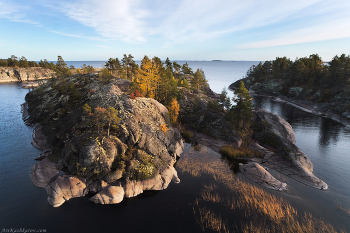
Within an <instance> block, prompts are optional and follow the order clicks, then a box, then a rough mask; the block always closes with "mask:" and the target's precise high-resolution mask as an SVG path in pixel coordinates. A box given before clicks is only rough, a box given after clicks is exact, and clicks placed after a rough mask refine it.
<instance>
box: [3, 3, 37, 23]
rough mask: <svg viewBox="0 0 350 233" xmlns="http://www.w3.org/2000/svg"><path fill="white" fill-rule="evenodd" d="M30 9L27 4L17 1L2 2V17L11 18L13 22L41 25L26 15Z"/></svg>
mask: <svg viewBox="0 0 350 233" xmlns="http://www.w3.org/2000/svg"><path fill="white" fill-rule="evenodd" d="M27 10H28V7H27V6H24V5H21V6H20V5H18V4H15V3H12V2H11V3H8V2H0V18H5V19H9V20H11V21H13V22H20V23H28V24H34V25H37V26H40V24H39V23H38V22H36V21H33V20H29V19H27V18H26V17H27V16H26V14H25V13H22V12H25V11H27Z"/></svg>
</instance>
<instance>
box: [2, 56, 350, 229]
mask: <svg viewBox="0 0 350 233" xmlns="http://www.w3.org/2000/svg"><path fill="white" fill-rule="evenodd" d="M188 63H189V65H190V67H192V68H193V69H194V70H195V69H196V68H202V69H203V70H204V72H205V74H206V77H207V79H208V80H209V84H210V85H211V87H212V89H213V90H214V91H215V92H221V90H222V88H223V87H224V86H226V87H228V86H229V85H230V84H231V83H232V82H234V81H236V80H237V79H239V78H241V77H242V76H243V75H244V74H245V72H246V70H247V69H248V68H249V67H250V65H252V64H257V62H188ZM239 63H241V64H239ZM27 92H28V90H25V89H20V85H19V84H2V85H0V109H1V111H0V187H1V192H0V229H3V228H27V229H43V228H44V229H47V232H111V231H113V230H118V231H124V232H148V230H150V229H151V230H152V232H164V231H166V232H199V231H200V230H201V229H200V228H199V226H198V224H197V223H196V221H195V218H194V215H193V210H192V208H191V203H194V201H195V199H196V198H197V197H198V193H199V192H200V190H201V189H202V188H203V184H204V183H207V182H209V181H208V180H207V179H205V178H194V177H191V176H189V175H188V174H185V173H181V172H179V177H180V179H181V182H180V183H179V184H173V183H172V184H170V186H169V187H168V189H166V190H164V191H160V192H146V193H144V194H143V195H141V196H139V197H136V198H132V199H127V200H125V201H123V202H122V203H120V204H118V205H110V206H103V205H96V204H93V203H91V202H89V200H88V197H83V198H76V199H73V200H70V201H68V202H66V203H64V204H63V205H62V206H61V207H59V208H52V207H51V206H50V205H49V204H48V202H47V201H46V197H47V196H46V192H45V190H44V189H41V188H37V187H35V186H34V185H32V183H31V181H30V169H31V167H32V165H34V164H35V163H36V161H34V160H33V158H34V157H36V156H38V154H39V153H40V151H39V150H37V149H35V148H34V147H33V146H31V144H30V141H31V134H32V127H29V126H26V125H24V124H23V121H22V118H21V107H20V104H22V103H23V102H24V97H25V94H26V93H27ZM254 105H255V106H256V107H262V108H265V109H266V110H268V111H271V112H273V113H275V114H277V115H279V116H281V117H282V118H284V119H285V120H287V121H288V122H289V123H290V124H291V125H292V127H293V129H294V131H295V134H296V139H297V145H298V146H299V147H300V149H301V150H302V151H303V152H304V153H305V154H306V155H307V156H308V157H309V158H310V159H311V161H312V162H313V164H314V174H315V175H316V176H318V177H319V178H321V179H322V180H324V181H325V182H326V183H327V184H328V185H329V190H328V191H319V190H316V189H313V188H311V187H307V186H305V185H302V184H300V183H298V182H296V181H294V180H291V179H288V177H284V176H283V175H281V174H278V173H277V172H276V173H274V172H272V173H273V175H276V176H280V178H281V179H283V180H285V181H286V182H287V183H288V184H289V186H290V192H289V193H285V194H284V193H279V192H271V191H269V192H271V193H273V194H275V195H278V196H282V197H283V198H285V199H286V200H287V201H289V202H290V203H291V204H292V205H293V206H294V207H295V208H297V209H298V211H302V212H304V211H309V212H311V213H312V214H313V215H314V216H317V217H321V218H323V219H324V220H325V221H326V222H330V223H331V224H333V225H334V226H336V227H337V228H338V229H339V228H342V229H346V230H347V231H348V232H350V216H349V215H347V214H346V213H345V212H343V211H341V210H338V209H337V208H336V206H337V205H342V206H343V207H344V208H350V184H349V177H350V169H348V168H349V166H350V150H349V149H350V131H349V130H347V129H346V128H345V127H344V126H342V125H341V124H339V123H337V122H334V121H332V120H330V119H325V118H321V117H319V116H314V115H312V114H309V113H305V112H303V111H301V110H299V109H297V108H294V107H292V106H289V105H285V104H282V103H278V102H274V101H272V100H271V99H268V98H261V97H256V98H254ZM189 151H192V152H193V149H191V147H190V145H188V144H186V147H185V150H184V154H186V153H189ZM208 151H209V152H207V153H210V154H211V155H212V156H214V157H216V158H217V159H220V155H218V154H216V153H214V152H212V151H211V150H208ZM193 153H194V152H193ZM179 162H181V159H180V160H179ZM237 177H241V178H242V179H245V178H244V177H243V176H241V175H240V174H238V175H237Z"/></svg>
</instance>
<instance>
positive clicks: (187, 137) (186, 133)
mask: <svg viewBox="0 0 350 233" xmlns="http://www.w3.org/2000/svg"><path fill="white" fill-rule="evenodd" d="M181 135H182V137H183V138H184V139H185V141H186V142H188V141H191V140H192V139H193V134H192V133H191V132H189V131H184V132H182V133H181Z"/></svg>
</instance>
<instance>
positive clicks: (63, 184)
mask: <svg viewBox="0 0 350 233" xmlns="http://www.w3.org/2000/svg"><path fill="white" fill-rule="evenodd" d="M85 188H86V185H85V183H84V182H83V181H81V180H80V179H79V178H77V177H74V176H68V175H63V176H59V177H57V179H56V180H55V181H53V182H52V183H50V184H49V185H48V186H46V191H47V195H48V198H47V200H48V202H49V203H50V204H51V205H52V206H53V207H59V206H61V205H62V204H63V203H64V202H65V201H68V200H69V199H71V198H75V197H82V196H85V195H86V193H87V192H86V189H85Z"/></svg>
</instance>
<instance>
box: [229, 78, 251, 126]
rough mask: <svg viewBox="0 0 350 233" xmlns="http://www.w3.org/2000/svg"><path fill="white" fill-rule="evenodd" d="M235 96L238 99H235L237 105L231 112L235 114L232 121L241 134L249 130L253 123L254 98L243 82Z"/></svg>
mask: <svg viewBox="0 0 350 233" xmlns="http://www.w3.org/2000/svg"><path fill="white" fill-rule="evenodd" d="M234 94H235V95H236V96H237V98H235V99H233V101H234V102H235V103H236V105H235V106H233V107H232V108H231V110H230V111H231V113H233V114H232V118H233V119H232V120H233V123H234V125H235V127H236V129H237V130H238V131H239V132H241V131H242V130H246V129H247V128H249V126H250V123H251V118H252V109H253V104H252V98H251V96H250V94H249V92H248V89H247V88H245V86H244V83H243V82H242V81H241V82H240V84H239V87H238V88H237V89H236V90H235V92H234Z"/></svg>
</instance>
